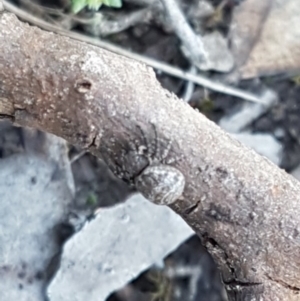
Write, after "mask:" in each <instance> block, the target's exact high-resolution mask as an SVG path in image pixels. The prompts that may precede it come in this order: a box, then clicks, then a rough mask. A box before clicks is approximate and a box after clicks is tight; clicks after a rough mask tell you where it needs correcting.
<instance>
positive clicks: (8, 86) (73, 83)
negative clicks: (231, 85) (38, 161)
mask: <svg viewBox="0 0 300 301" xmlns="http://www.w3.org/2000/svg"><path fill="white" fill-rule="evenodd" d="M0 115H1V116H2V117H3V118H9V119H11V120H12V121H13V122H14V123H16V124H19V125H22V126H29V127H34V128H38V129H41V130H43V131H47V132H50V133H53V134H56V135H58V136H60V137H63V138H65V139H66V140H68V141H69V142H70V143H73V144H75V145H80V146H81V147H83V148H86V149H88V150H89V151H91V152H92V153H93V154H95V155H96V156H98V157H100V158H102V159H104V160H105V162H106V163H107V164H108V165H109V167H110V168H111V169H112V171H113V172H114V173H115V174H116V175H118V176H119V177H122V178H123V179H124V180H126V181H128V182H130V183H134V182H135V179H136V178H137V177H138V176H139V175H140V173H141V172H142V171H143V170H144V169H145V168H146V167H147V166H148V167H149V165H150V167H153V166H152V165H153V164H155V165H159V166H163V165H168V167H170V166H171V167H172V168H174V170H176V171H179V172H180V174H182V175H183V176H184V180H185V186H184V191H183V193H182V195H181V196H180V197H179V199H178V200H177V201H176V202H174V203H171V204H170V207H171V208H172V209H173V210H175V211H176V212H177V213H178V214H180V215H181V216H182V217H183V218H184V219H185V220H186V222H187V223H188V224H189V225H190V226H192V227H193V228H194V230H195V231H196V232H197V234H198V235H199V236H200V237H201V239H202V242H203V244H204V245H205V246H206V247H207V249H208V250H209V252H210V253H211V254H212V255H213V257H214V259H215V261H216V262H217V263H218V265H219V267H220V270H221V272H222V276H223V280H224V283H225V286H226V288H227V291H228V294H229V298H230V300H235V301H238V300H243V301H250V300H251V301H252V300H253V301H254V300H257V301H258V300H260V301H261V300H264V301H287V300H289V301H294V300H300V277H299V274H300V252H299V247H300V225H299V217H298V216H299V212H300V183H298V182H297V181H296V180H294V179H293V178H292V177H290V176H289V175H288V174H286V173H285V172H284V171H282V170H280V169H279V168H278V167H276V166H275V165H274V164H272V163H271V162H269V161H268V160H267V159H265V158H263V157H261V156H259V155H258V154H256V153H255V152H254V151H252V150H250V149H247V148H246V147H244V146H242V145H241V144H240V143H239V142H237V141H235V140H234V139H233V138H231V137H230V136H229V135H227V134H226V133H224V132H223V131H222V130H221V129H220V128H219V127H218V126H216V125H215V124H214V123H212V122H210V121H209V120H207V119H206V118H205V117H204V116H203V115H201V114H200V113H199V112H196V111H195V110H193V109H192V108H191V107H190V106H189V105H187V104H186V103H184V102H183V101H181V100H179V99H177V97H176V96H175V95H173V94H171V93H170V92H168V91H166V90H164V89H163V88H162V87H161V86H160V85H159V83H158V82H157V80H156V78H155V74H154V72H153V70H151V69H150V68H148V67H146V66H144V65H142V64H140V63H137V62H135V61H132V60H129V59H126V58H123V57H120V56H118V55H115V54H113V53H110V52H108V51H105V50H102V49H99V48H96V47H93V46H90V45H87V44H85V43H80V42H78V41H75V40H72V39H69V38H66V37H62V36H59V35H55V34H53V33H48V32H44V31H42V30H40V29H38V28H35V27H32V26H29V25H27V24H24V23H22V22H20V21H18V20H17V18H16V17H15V16H13V15H11V14H8V13H5V12H0ZM160 176H161V174H160ZM172 179H174V177H173V178H172Z"/></svg>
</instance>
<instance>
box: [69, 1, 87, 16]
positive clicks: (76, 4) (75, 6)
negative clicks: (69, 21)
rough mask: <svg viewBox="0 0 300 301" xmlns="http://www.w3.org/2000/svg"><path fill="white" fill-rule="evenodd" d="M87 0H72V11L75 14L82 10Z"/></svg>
mask: <svg viewBox="0 0 300 301" xmlns="http://www.w3.org/2000/svg"><path fill="white" fill-rule="evenodd" d="M86 4H87V3H86V0H72V11H73V13H74V14H77V13H78V12H80V11H81V10H82V9H83V8H84V7H85V6H86Z"/></svg>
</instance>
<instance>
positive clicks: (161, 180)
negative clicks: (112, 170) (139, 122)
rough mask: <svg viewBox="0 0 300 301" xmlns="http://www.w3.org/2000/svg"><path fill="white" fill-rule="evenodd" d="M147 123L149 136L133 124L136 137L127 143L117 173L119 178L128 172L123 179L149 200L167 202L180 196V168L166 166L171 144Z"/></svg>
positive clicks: (182, 183) (183, 184) (171, 161)
mask: <svg viewBox="0 0 300 301" xmlns="http://www.w3.org/2000/svg"><path fill="white" fill-rule="evenodd" d="M151 126H152V129H153V130H152V133H150V134H149V133H148V136H150V138H149V137H147V134H146V132H145V131H144V130H143V129H142V127H140V126H138V127H137V129H138V132H137V134H138V136H139V137H140V138H139V139H134V140H130V141H129V142H127V147H126V149H125V150H124V153H123V155H122V156H121V157H122V159H121V164H120V165H119V166H118V171H117V174H119V175H121V177H122V178H123V179H124V178H126V176H127V177H128V175H130V176H131V178H130V180H128V179H127V181H128V182H131V184H133V185H134V186H135V188H136V189H137V190H138V191H139V192H140V193H141V194H142V195H143V196H144V197H145V198H146V199H148V200H149V201H151V202H153V203H155V204H158V205H170V204H172V203H174V202H175V201H176V200H177V199H178V198H179V197H180V196H181V195H182V193H183V191H184V187H185V178H184V175H183V174H182V173H181V171H179V170H178V169H177V168H175V167H173V166H171V165H169V164H171V163H173V162H174V159H173V158H169V159H168V158H167V157H168V155H169V152H170V149H171V145H172V143H171V142H168V143H167V144H166V141H167V139H164V140H161V139H159V137H158V133H157V129H156V127H155V125H154V124H151Z"/></svg>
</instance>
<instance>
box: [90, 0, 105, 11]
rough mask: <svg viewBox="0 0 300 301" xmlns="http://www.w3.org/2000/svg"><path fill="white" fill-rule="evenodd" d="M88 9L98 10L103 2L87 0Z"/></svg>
mask: <svg viewBox="0 0 300 301" xmlns="http://www.w3.org/2000/svg"><path fill="white" fill-rule="evenodd" d="M87 3H88V7H89V9H94V10H98V9H99V8H100V6H101V5H102V3H103V0H88V1H87Z"/></svg>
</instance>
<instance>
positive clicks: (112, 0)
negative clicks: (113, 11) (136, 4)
mask: <svg viewBox="0 0 300 301" xmlns="http://www.w3.org/2000/svg"><path fill="white" fill-rule="evenodd" d="M108 2H109V5H108V6H111V7H117V8H120V7H122V1H121V0H108Z"/></svg>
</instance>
